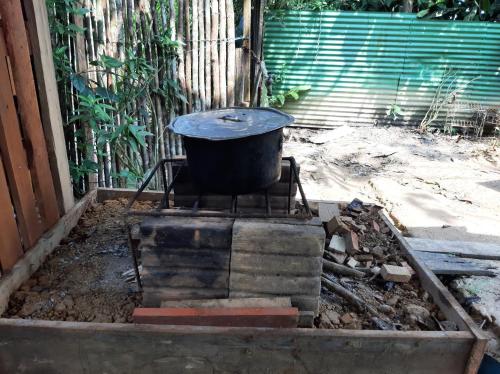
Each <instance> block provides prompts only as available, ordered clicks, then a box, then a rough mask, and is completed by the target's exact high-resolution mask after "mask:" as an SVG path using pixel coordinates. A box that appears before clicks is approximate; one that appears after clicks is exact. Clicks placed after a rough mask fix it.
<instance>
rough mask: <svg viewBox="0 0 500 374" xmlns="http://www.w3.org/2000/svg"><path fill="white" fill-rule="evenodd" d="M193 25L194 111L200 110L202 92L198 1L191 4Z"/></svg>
mask: <svg viewBox="0 0 500 374" xmlns="http://www.w3.org/2000/svg"><path fill="white" fill-rule="evenodd" d="M191 4H192V5H191V13H192V14H191V23H192V27H193V31H192V33H191V36H192V39H193V41H192V48H191V56H192V59H193V60H192V63H193V100H194V110H195V111H199V110H200V90H199V77H200V76H199V59H198V53H200V49H199V45H200V43H199V34H198V32H199V30H198V0H192V2H191Z"/></svg>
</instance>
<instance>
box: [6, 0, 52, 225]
mask: <svg viewBox="0 0 500 374" xmlns="http://www.w3.org/2000/svg"><path fill="white" fill-rule="evenodd" d="M0 14H1V15H2V22H3V26H4V27H3V31H4V34H5V42H6V46H7V52H8V54H9V58H10V62H11V66H12V73H13V76H14V83H15V86H16V94H17V104H18V110H19V114H20V118H21V123H22V126H23V129H24V133H23V135H24V143H25V145H27V147H28V149H29V150H30V152H29V155H28V161H29V165H30V170H31V173H32V177H33V185H34V187H35V195H36V196H37V198H38V206H39V209H40V214H41V216H42V218H43V223H44V228H45V229H47V228H49V227H52V226H53V225H54V224H55V223H56V222H57V220H58V219H59V208H58V204H57V198H56V193H55V189H54V183H53V181H52V178H51V175H52V173H51V171H50V165H49V157H48V155H47V145H46V143H45V136H44V134H43V128H42V120H41V118H40V111H39V106H38V100H37V96H36V89H35V81H34V79H33V71H32V67H31V59H30V54H29V49H28V46H29V43H28V36H27V34H26V27H25V24H24V18H23V10H22V8H21V3H20V2H19V1H18V0H2V1H0Z"/></svg>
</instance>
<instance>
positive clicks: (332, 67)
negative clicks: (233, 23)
mask: <svg viewBox="0 0 500 374" xmlns="http://www.w3.org/2000/svg"><path fill="white" fill-rule="evenodd" d="M264 39H265V40H264V57H265V61H266V66H267V69H268V71H269V72H270V73H273V75H274V76H275V78H278V80H279V77H282V81H280V82H275V83H274V84H273V93H276V92H277V91H283V90H284V91H286V90H288V89H290V88H292V87H294V86H298V85H304V84H309V85H311V86H312V89H311V90H310V91H309V92H308V93H307V94H305V95H303V96H302V97H301V99H300V100H299V101H296V102H293V101H292V102H289V103H288V104H286V105H285V108H284V109H285V110H286V111H288V112H289V113H291V114H293V115H294V116H295V117H296V118H297V123H298V124H302V125H318V126H334V125H338V124H345V123H349V124H359V125H366V124H374V123H383V122H387V121H388V117H387V114H386V112H387V109H388V108H389V107H390V106H391V105H393V104H396V105H398V106H400V107H401V108H402V110H403V116H402V117H401V118H400V119H401V121H400V123H404V124H418V123H420V121H421V119H422V118H423V116H424V115H425V112H426V111H427V109H428V108H429V105H430V104H431V101H432V98H433V96H434V94H435V92H436V88H437V86H438V85H439V83H440V82H441V80H442V77H443V73H444V71H445V70H447V69H452V70H453V71H454V72H455V74H456V76H457V82H458V84H461V85H464V84H465V83H466V82H469V81H470V80H472V79H474V78H475V80H474V81H473V82H472V83H470V84H469V85H468V86H467V87H466V88H465V89H464V90H463V91H462V92H460V93H459V96H458V97H457V99H458V100H468V101H474V102H479V103H481V104H483V105H485V106H500V76H499V72H500V24H496V23H486V22H463V21H457V22H450V21H423V20H417V19H416V17H415V15H412V14H405V13H373V12H362V13H355V12H306V11H300V12H294V11H290V12H285V13H274V14H270V15H268V17H267V19H266V23H265V37H264ZM444 112H445V111H443V113H444Z"/></svg>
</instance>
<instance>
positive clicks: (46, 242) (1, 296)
mask: <svg viewBox="0 0 500 374" xmlns="http://www.w3.org/2000/svg"><path fill="white" fill-rule="evenodd" d="M95 196H96V192H95V191H91V192H89V193H88V194H87V195H85V197H84V198H83V199H82V200H80V201H79V202H78V203H77V204H76V205H74V206H73V208H71V209H70V210H69V212H68V213H66V214H65V215H64V216H62V217H61V219H60V220H59V221H58V222H57V224H56V225H55V226H54V227H53V228H52V229H51V230H50V231H48V232H46V233H45V234H44V235H43V237H42V238H40V240H39V241H38V243H37V244H36V245H35V246H34V247H33V248H32V249H31V250H30V251H29V252H27V253H26V255H25V256H24V257H23V258H22V259H21V260H19V261H18V262H17V264H16V265H15V266H14V267H13V268H12V271H11V272H10V273H9V274H7V275H6V276H3V277H2V278H0V315H2V314H3V313H4V312H5V310H6V309H7V305H8V303H9V298H10V295H11V294H12V293H13V292H14V291H16V290H17V289H18V288H19V287H20V286H21V285H22V284H23V283H24V282H26V281H27V280H28V279H29V278H30V277H31V275H32V274H33V273H35V272H36V271H37V270H38V268H39V267H40V266H41V265H42V264H43V262H44V261H45V259H46V258H47V256H48V255H50V254H51V253H52V251H53V250H54V249H55V248H56V247H57V246H58V245H59V242H60V241H61V240H62V239H63V238H65V237H66V236H67V235H68V234H69V232H70V231H71V229H72V228H73V227H75V226H76V224H77V223H78V220H79V219H80V217H81V215H82V214H83V212H85V210H86V209H87V206H88V204H89V203H90V202H91V201H93V200H94V199H95ZM1 371H2V370H0V372H1Z"/></svg>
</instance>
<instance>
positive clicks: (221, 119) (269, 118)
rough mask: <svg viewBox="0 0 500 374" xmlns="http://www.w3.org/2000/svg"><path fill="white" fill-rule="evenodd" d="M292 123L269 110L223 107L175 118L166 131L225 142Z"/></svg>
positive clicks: (290, 118) (281, 113) (275, 111)
mask: <svg viewBox="0 0 500 374" xmlns="http://www.w3.org/2000/svg"><path fill="white" fill-rule="evenodd" d="M294 120H295V119H294V118H293V117H292V116H290V115H288V114H286V113H283V112H280V111H279V110H276V109H272V108H224V109H216V110H209V111H206V112H198V113H191V114H185V115H183V116H179V117H177V118H176V119H175V120H174V122H172V124H170V125H169V128H170V129H171V130H173V131H174V132H175V133H176V134H179V135H184V136H187V137H191V138H200V139H207V140H228V139H238V138H245V137H247V136H252V135H260V134H265V133H267V132H270V131H273V130H277V129H280V128H282V127H285V126H288V125H289V124H291V123H293V121H294Z"/></svg>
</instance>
